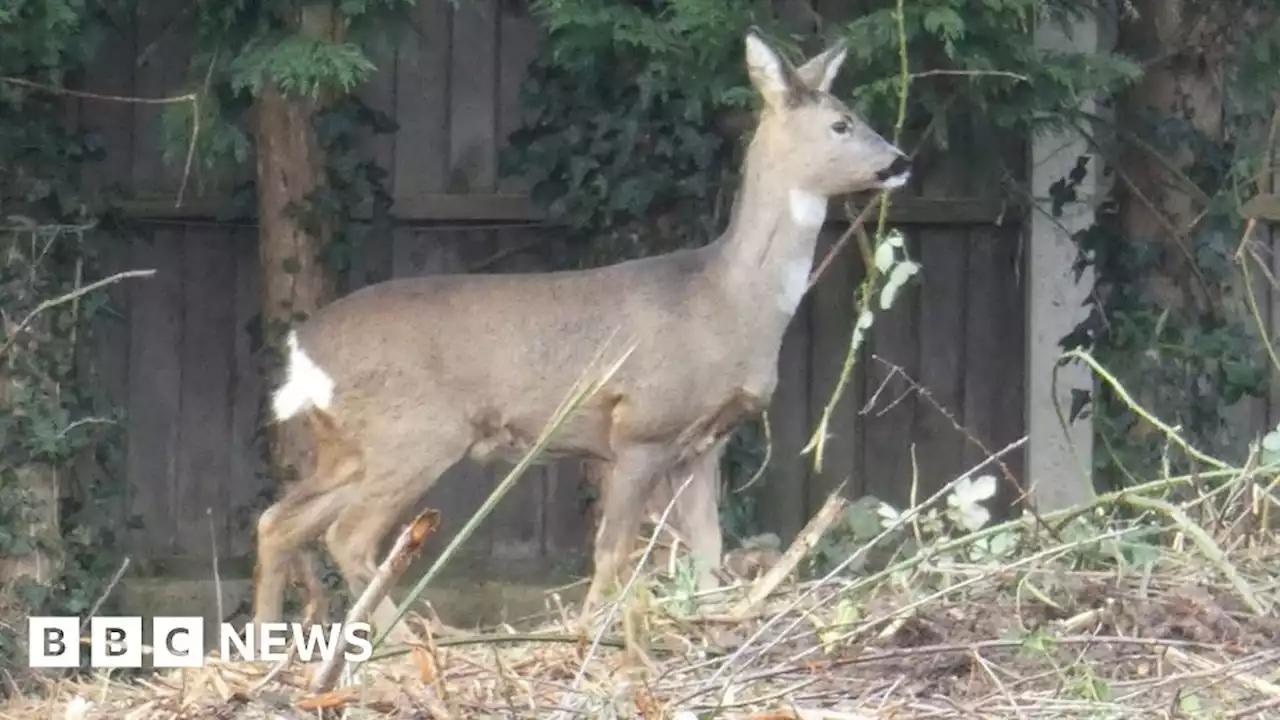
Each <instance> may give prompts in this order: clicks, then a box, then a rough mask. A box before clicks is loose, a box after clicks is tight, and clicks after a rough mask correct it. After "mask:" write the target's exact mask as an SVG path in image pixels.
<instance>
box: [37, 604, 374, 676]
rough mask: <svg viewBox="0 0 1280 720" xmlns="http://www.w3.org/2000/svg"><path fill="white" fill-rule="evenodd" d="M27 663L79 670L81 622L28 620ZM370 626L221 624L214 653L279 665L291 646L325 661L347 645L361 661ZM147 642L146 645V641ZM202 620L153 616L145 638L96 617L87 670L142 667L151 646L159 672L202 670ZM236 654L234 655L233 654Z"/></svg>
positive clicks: (132, 622) (138, 624) (138, 626)
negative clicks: (340, 647) (239, 625)
mask: <svg viewBox="0 0 1280 720" xmlns="http://www.w3.org/2000/svg"><path fill="white" fill-rule="evenodd" d="M27 636H28V643H27V647H28V648H29V649H28V658H29V659H28V664H29V665H30V666H31V667H37V668H78V667H80V661H81V655H80V652H81V642H80V618H78V617H75V616H70V617H65V616H63V617H32V618H28V620H27ZM371 637H372V633H371V632H370V629H369V623H346V624H342V623H334V624H332V625H330V626H329V627H328V628H322V627H320V626H319V625H311V626H310V627H306V626H304V625H303V624H302V623H262V624H261V625H254V624H253V623H246V624H245V626H244V627H243V628H242V629H240V630H237V629H236V628H235V627H234V626H232V625H231V624H230V623H222V624H221V627H220V630H219V638H218V651H219V653H220V658H221V659H222V660H223V661H230V660H235V659H237V656H238V659H240V660H246V661H255V660H266V661H280V660H284V659H285V657H286V655H287V650H288V647H289V641H290V640H292V641H293V643H294V645H295V646H296V648H297V653H298V658H299V659H301V660H302V661H303V662H311V660H313V659H319V660H329V659H331V658H332V656H333V654H334V653H335V652H337V650H338V646H339V644H340V640H345V641H346V644H345V648H344V659H346V660H348V661H351V662H363V661H365V660H368V659H369V656H371V655H372V654H373V644H372V643H371V642H370V638H371ZM147 640H150V642H146V641H147ZM204 640H205V638H204V618H201V617H157V618H155V619H154V620H153V621H152V623H151V636H150V638H144V637H143V633H142V618H141V617H94V618H91V619H90V620H89V665H90V667H95V668H140V667H142V666H143V665H142V655H143V648H144V647H150V648H151V650H150V655H151V656H152V666H153V667H157V668H184V667H200V666H202V665H204V659H205V656H206V651H205V641H204ZM233 650H234V652H233Z"/></svg>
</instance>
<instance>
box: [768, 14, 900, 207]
mask: <svg viewBox="0 0 1280 720" xmlns="http://www.w3.org/2000/svg"><path fill="white" fill-rule="evenodd" d="M847 54H848V47H847V44H846V42H845V41H844V40H841V41H839V42H837V43H836V44H835V45H833V46H832V47H830V48H828V49H827V50H826V51H824V52H822V53H821V54H819V55H817V56H815V57H814V58H813V59H811V60H809V61H808V62H807V63H805V64H804V65H802V66H801V67H800V68H798V69H797V68H795V67H793V66H792V65H791V63H789V62H788V61H787V59H786V58H784V57H782V56H781V55H779V54H778V53H777V52H776V51H775V50H774V49H773V48H771V47H770V46H769V45H768V43H766V42H765V41H764V40H763V39H761V38H760V36H759V35H758V34H757V33H756V32H755V31H752V32H749V33H748V34H747V37H746V60H747V72H748V75H749V76H750V78H751V84H752V85H754V86H755V89H756V91H757V92H758V93H759V94H760V97H761V99H762V100H763V109H762V111H761V115H760V119H759V124H758V125H757V128H756V133H755V136H754V138H753V139H752V143H753V144H754V143H765V144H766V145H769V146H772V147H775V148H777V152H771V153H767V156H768V157H769V159H770V167H769V168H768V169H767V171H768V172H769V173H771V174H774V175H780V176H784V177H786V178H788V180H789V182H790V183H791V185H792V187H793V188H795V190H797V191H799V192H801V193H805V194H809V195H812V196H814V197H815V199H821V200H823V201H824V202H825V200H826V199H827V198H829V197H831V196H833V195H843V194H846V193H853V192H859V191H863V190H870V189H878V188H896V187H901V186H902V185H904V184H906V182H907V180H908V179H909V178H910V175H911V161H910V160H909V159H908V158H907V157H906V156H905V155H904V154H903V153H902V151H901V150H899V149H898V148H896V147H894V146H893V145H892V144H891V143H889V142H888V141H886V140H885V139H884V138H882V137H880V135H879V134H878V133H876V132H875V131H874V130H872V129H871V128H870V127H868V126H867V124H866V123H865V122H863V121H862V119H861V118H859V117H858V114H857V113H855V112H854V111H853V110H851V109H849V107H848V106H846V105H845V104H844V103H843V102H841V101H840V100H839V99H838V98H836V97H835V96H833V95H832V94H831V92H830V91H831V84H832V82H833V81H834V80H835V78H836V75H837V74H838V73H839V71H840V66H841V65H842V64H843V63H844V60H845V57H846V56H847Z"/></svg>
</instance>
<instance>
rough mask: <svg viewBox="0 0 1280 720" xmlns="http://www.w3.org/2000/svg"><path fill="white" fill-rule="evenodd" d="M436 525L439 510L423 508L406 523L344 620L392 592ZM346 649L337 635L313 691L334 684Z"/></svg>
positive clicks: (348, 621) (361, 615)
mask: <svg viewBox="0 0 1280 720" xmlns="http://www.w3.org/2000/svg"><path fill="white" fill-rule="evenodd" d="M438 527H440V511H438V510H433V509H431V508H427V509H426V510H423V511H422V512H421V513H419V514H418V517H416V518H414V519H413V522H411V523H409V526H408V527H406V528H405V529H404V531H403V532H401V533H400V537H398V538H396V544H395V545H393V546H392V547H391V552H389V553H387V557H386V559H385V560H383V561H382V564H381V565H379V566H378V572H377V573H375V574H374V576H373V579H372V580H370V581H369V585H368V587H366V588H365V589H364V592H363V593H361V594H360V599H359V600H356V603H355V604H354V605H352V606H351V609H350V610H348V611H347V616H346V618H345V619H344V620H343V622H344V623H346V624H348V625H349V624H351V623H355V622H360V621H361V620H362V619H364V618H366V617H368V616H369V613H370V612H371V611H372V610H373V608H374V606H376V605H377V604H378V603H380V602H382V599H383V598H385V597H386V596H387V593H389V592H391V588H392V586H394V585H395V583H396V580H398V579H400V575H401V574H402V573H404V570H405V568H406V567H408V566H409V561H410V560H412V559H413V556H414V555H417V554H418V551H419V550H421V549H422V543H423V541H425V540H426V539H427V538H428V537H429V536H430V535H431V533H433V532H435V530H436V528H438ZM388 630H390V628H386V629H385V630H384V632H386V631H388ZM346 648H347V640H346V637H345V635H343V634H339V635H338V642H337V644H336V646H335V648H334V651H333V654H332V655H330V656H329V658H328V659H327V660H325V661H324V665H321V666H320V670H319V672H317V673H316V676H315V679H314V680H313V681H312V682H311V691H312V692H315V693H322V692H327V691H329V690H331V689H333V684H334V683H335V682H337V680H338V676H339V675H340V674H341V672H342V668H343V666H344V665H345V664H346V663H344V662H343V660H342V656H343V653H344V651H345V650H346Z"/></svg>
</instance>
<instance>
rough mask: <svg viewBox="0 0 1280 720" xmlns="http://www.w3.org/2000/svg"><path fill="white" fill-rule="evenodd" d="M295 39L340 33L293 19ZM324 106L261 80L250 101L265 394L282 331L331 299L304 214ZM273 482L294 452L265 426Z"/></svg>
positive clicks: (319, 249) (319, 168) (318, 158)
mask: <svg viewBox="0 0 1280 720" xmlns="http://www.w3.org/2000/svg"><path fill="white" fill-rule="evenodd" d="M295 21H296V27H297V28H298V31H299V32H301V33H304V34H306V35H308V36H310V37H326V38H328V37H332V36H333V35H334V34H335V33H336V32H338V30H337V28H339V23H337V22H336V12H335V11H334V10H333V9H332V8H330V7H324V6H308V7H306V8H304V9H302V10H301V11H299V13H298V16H297V18H296V19H295ZM328 99H329V98H327V97H326V96H325V94H324V93H323V92H322V93H321V97H319V98H317V99H313V98H309V97H285V96H284V95H282V94H281V92H280V90H279V89H278V88H277V87H276V86H275V84H274V83H272V82H271V81H270V79H267V80H266V81H265V83H264V87H263V90H262V93H261V95H259V97H258V99H257V106H256V108H255V117H254V132H255V136H256V139H257V156H258V238H259V254H260V261H261V263H262V292H263V297H262V328H263V340H264V344H265V345H266V346H267V347H268V348H269V356H270V357H274V358H276V359H277V362H269V363H268V364H267V380H268V387H271V388H274V387H276V386H277V385H278V383H279V381H280V379H281V378H280V373H281V371H282V370H283V367H282V362H281V361H283V357H284V356H283V353H282V349H283V344H284V339H285V337H286V336H287V334H288V330H289V328H290V327H291V326H292V325H294V324H295V323H298V322H301V321H302V320H305V319H306V318H307V317H309V316H310V315H311V314H312V313H314V312H315V311H316V310H318V309H319V308H321V307H322V306H323V305H325V304H326V303H328V302H329V301H331V300H332V299H333V296H334V292H335V283H334V280H333V278H332V277H331V275H332V273H331V272H330V271H329V269H328V268H326V267H325V265H324V262H323V259H322V253H323V251H324V249H325V248H326V246H327V245H328V243H329V241H330V239H331V237H332V235H333V227H332V223H331V221H330V220H329V219H328V218H324V217H319V216H313V217H308V215H310V213H307V212H306V208H307V207H308V204H307V203H308V196H309V195H310V194H311V193H312V192H313V191H315V190H317V189H319V188H320V187H321V186H322V185H323V184H324V180H325V170H324V164H325V158H324V153H323V150H322V149H321V148H320V146H319V143H318V142H317V139H316V135H315V132H314V130H313V128H312V121H313V118H314V117H315V114H316V113H317V112H318V111H320V110H321V109H323V106H324V104H325V103H326V102H327V101H328ZM269 427H270V432H269V440H268V445H269V450H268V452H269V459H270V467H271V470H272V474H273V475H275V476H276V477H277V478H278V479H281V480H287V479H290V478H291V477H294V476H296V474H297V472H298V468H297V467H296V466H295V465H294V463H296V462H298V461H299V459H300V457H301V455H300V454H299V452H300V450H301V446H300V445H299V442H300V440H299V438H298V435H297V431H296V429H293V428H291V427H286V426H283V425H269Z"/></svg>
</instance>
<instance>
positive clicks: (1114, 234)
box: [1058, 0, 1280, 488]
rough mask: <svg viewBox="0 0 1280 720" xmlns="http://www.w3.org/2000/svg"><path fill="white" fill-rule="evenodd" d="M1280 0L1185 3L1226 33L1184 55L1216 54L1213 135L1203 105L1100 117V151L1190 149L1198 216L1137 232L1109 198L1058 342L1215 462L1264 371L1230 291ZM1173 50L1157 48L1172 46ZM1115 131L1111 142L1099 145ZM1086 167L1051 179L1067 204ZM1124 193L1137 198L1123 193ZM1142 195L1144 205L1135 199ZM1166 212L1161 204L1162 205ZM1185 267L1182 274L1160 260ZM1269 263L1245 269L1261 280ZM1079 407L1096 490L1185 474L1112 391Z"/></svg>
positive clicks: (1277, 48) (1082, 400) (1272, 69)
mask: <svg viewBox="0 0 1280 720" xmlns="http://www.w3.org/2000/svg"><path fill="white" fill-rule="evenodd" d="M1277 11H1280V3H1276V2H1274V0H1251V1H1250V2H1248V3H1244V4H1243V6H1241V7H1238V8H1236V9H1235V10H1232V11H1230V12H1228V11H1227V10H1226V8H1225V6H1224V5H1222V4H1220V3H1208V2H1192V3H1189V4H1188V13H1189V15H1188V19H1187V21H1186V23H1187V25H1188V26H1192V25H1195V24H1196V23H1198V22H1203V23H1204V24H1205V26H1206V27H1216V28H1219V29H1220V30H1221V31H1222V32H1220V33H1213V32H1210V33H1207V34H1206V35H1205V38H1206V44H1205V45H1204V46H1202V47H1197V48H1194V49H1193V50H1192V51H1193V52H1196V53H1203V54H1204V55H1205V56H1207V57H1215V58H1216V57H1222V58H1223V62H1224V70H1225V73H1224V81H1225V82H1224V84H1223V85H1222V86H1221V87H1222V88H1223V90H1224V103H1223V107H1224V109H1225V110H1226V112H1225V114H1224V117H1223V122H1222V133H1221V136H1218V137H1212V136H1209V135H1206V134H1205V133H1204V132H1203V131H1202V130H1201V129H1200V127H1201V124H1200V121H1203V118H1197V117H1195V116H1194V113H1195V112H1197V110H1199V111H1200V112H1205V111H1207V112H1209V113H1215V112H1216V111H1217V110H1218V108H1217V107H1207V108H1197V107H1196V106H1195V105H1194V104H1193V103H1192V102H1187V103H1185V104H1184V103H1179V106H1178V107H1176V108H1173V109H1170V110H1167V111H1156V110H1154V109H1152V108H1145V109H1144V111H1141V112H1134V113H1132V114H1131V115H1130V116H1127V117H1124V118H1123V119H1122V122H1123V123H1124V124H1123V126H1122V127H1118V128H1117V127H1110V126H1108V125H1107V123H1105V122H1103V121H1102V120H1101V119H1095V122H1094V123H1093V125H1094V127H1096V128H1097V135H1096V136H1095V139H1097V142H1098V145H1099V148H1101V149H1103V150H1104V151H1105V152H1106V153H1107V155H1106V157H1107V159H1108V160H1114V159H1115V157H1116V156H1118V154H1119V153H1120V152H1129V153H1131V155H1130V157H1132V156H1133V155H1132V153H1136V154H1138V155H1141V156H1144V157H1145V158H1146V159H1147V160H1148V161H1150V162H1152V163H1154V164H1158V165H1161V166H1167V163H1168V160H1167V159H1169V158H1176V157H1178V156H1179V154H1180V153H1181V152H1184V150H1183V149H1184V148H1187V149H1190V150H1191V151H1192V154H1193V156H1194V162H1193V163H1192V164H1191V165H1190V166H1189V167H1187V168H1185V169H1183V170H1181V171H1180V172H1179V173H1177V175H1176V176H1174V177H1175V178H1176V179H1175V180H1174V181H1173V182H1175V183H1176V184H1177V185H1178V186H1180V187H1181V188H1188V189H1189V190H1188V194H1189V195H1190V196H1191V197H1192V198H1193V201H1194V202H1195V203H1196V207H1197V210H1199V211H1202V215H1201V216H1200V218H1199V220H1198V222H1196V223H1195V224H1194V226H1192V227H1187V228H1184V227H1176V228H1173V227H1172V226H1173V225H1174V223H1173V221H1171V220H1170V221H1169V223H1170V226H1171V227H1170V228H1169V229H1167V230H1166V231H1165V233H1162V234H1172V233H1173V232H1175V231H1176V232H1179V233H1182V237H1181V238H1179V239H1178V240H1177V241H1176V242H1169V241H1168V238H1152V237H1132V236H1130V235H1129V234H1128V232H1127V231H1126V229H1125V227H1124V225H1123V223H1122V217H1121V213H1122V212H1123V207H1122V206H1121V205H1120V204H1119V202H1118V201H1117V199H1115V198H1109V199H1107V200H1106V202H1104V203H1103V204H1102V205H1101V206H1100V207H1099V208H1098V212H1097V219H1096V222H1095V223H1094V225H1093V226H1091V227H1089V228H1087V229H1085V230H1083V231H1081V232H1079V233H1077V235H1076V237H1075V240H1076V243H1077V245H1078V246H1079V249H1080V254H1079V258H1078V260H1077V262H1076V264H1075V269H1076V271H1077V272H1081V271H1083V270H1084V269H1085V268H1090V269H1092V271H1093V272H1094V274H1095V278H1096V280H1095V290H1094V292H1093V294H1091V295H1090V297H1089V299H1088V301H1087V306H1088V307H1089V309H1090V312H1089V315H1088V316H1087V317H1086V318H1085V319H1084V320H1083V321H1082V322H1081V323H1080V325H1079V326H1078V327H1076V328H1075V330H1074V331H1073V332H1072V333H1071V334H1069V335H1068V336H1067V337H1065V338H1063V341H1062V346H1063V347H1064V348H1066V349H1070V348H1085V349H1088V350H1089V351H1090V352H1091V353H1092V354H1093V356H1094V357H1095V359H1097V361H1098V362H1099V363H1100V364H1101V365H1102V366H1103V367H1106V368H1107V369H1108V370H1109V371H1110V372H1111V373H1113V374H1114V375H1115V376H1116V377H1117V379H1118V380H1119V381H1120V382H1121V383H1122V384H1123V385H1124V386H1125V387H1126V388H1127V389H1128V391H1129V393H1130V395H1132V396H1133V397H1135V398H1137V399H1138V401H1139V402H1140V403H1142V405H1143V406H1144V407H1145V408H1146V410H1147V411H1149V412H1151V413H1152V414H1154V415H1155V416H1156V417H1159V418H1160V419H1161V420H1162V421H1164V422H1165V423H1167V424H1169V425H1170V426H1173V427H1176V428H1178V429H1179V431H1180V433H1181V434H1182V436H1183V437H1184V438H1185V439H1186V440H1187V441H1188V442H1190V443H1191V444H1192V445H1193V446H1195V447H1197V448H1200V449H1201V450H1204V451H1206V452H1209V453H1210V454H1214V455H1216V456H1218V457H1232V456H1235V457H1234V458H1233V459H1235V460H1241V461H1242V460H1243V457H1240V456H1239V453H1241V452H1243V450H1244V443H1243V442H1240V441H1239V440H1240V439H1239V438H1233V437H1232V436H1231V435H1232V433H1231V430H1232V428H1231V427H1229V425H1228V415H1227V409H1228V408H1229V407H1230V406H1231V405H1234V404H1236V403H1237V402H1238V401H1240V400H1241V399H1242V398H1245V397H1251V396H1252V397H1257V396H1261V395H1262V394H1263V393H1264V392H1265V388H1266V382H1267V379H1268V375H1269V373H1270V372H1273V371H1275V370H1276V368H1269V367H1268V361H1267V358H1266V354H1265V348H1264V347H1263V345H1262V343H1261V342H1260V341H1259V338H1258V335H1257V332H1258V326H1257V321H1258V319H1257V318H1254V317H1251V313H1250V311H1249V310H1248V308H1247V303H1243V302H1238V301H1236V300H1233V299H1232V298H1233V297H1236V298H1238V296H1239V294H1240V293H1241V290H1240V288H1242V287H1243V286H1244V285H1245V283H1244V278H1243V276H1242V274H1241V268H1240V266H1239V265H1238V258H1243V259H1244V262H1246V263H1249V264H1250V265H1251V266H1252V265H1254V261H1253V260H1252V259H1249V256H1248V253H1243V254H1241V255H1239V256H1237V251H1238V250H1239V249H1240V247H1241V241H1242V238H1243V233H1244V225H1245V218H1244V217H1243V216H1242V214H1241V212H1240V208H1241V207H1242V206H1244V204H1245V203H1246V202H1248V201H1249V200H1250V199H1251V198H1252V197H1254V196H1255V195H1257V193H1258V192H1259V191H1260V190H1261V189H1262V188H1260V187H1259V185H1258V183H1257V180H1258V179H1259V178H1260V177H1265V175H1266V173H1265V167H1266V164H1267V162H1268V158H1269V156H1270V151H1269V150H1268V148H1267V143H1268V142H1269V137H1270V135H1271V133H1273V132H1274V130H1273V129H1272V128H1271V122H1272V118H1273V113H1275V112H1276V106H1275V102H1276V100H1275V94H1274V88H1275V76H1276V72H1277V62H1280V12H1277ZM1242 16H1252V17H1256V18H1260V19H1262V23H1263V24H1262V26H1260V27H1249V26H1248V24H1247V23H1241V22H1237V20H1238V19H1239V18H1240V17H1242ZM1177 50H1178V49H1176V48H1153V49H1151V52H1152V53H1153V54H1162V55H1163V54H1169V53H1172V52H1175V51H1177ZM1109 136H1115V137H1117V138H1118V139H1119V142H1118V144H1117V143H1112V142H1107V141H1104V140H1103V139H1101V138H1103V137H1109ZM1084 177H1085V174H1084V172H1083V166H1082V169H1081V172H1079V173H1076V174H1075V175H1074V176H1073V177H1071V178H1064V180H1063V182H1062V183H1061V185H1060V186H1059V188H1058V192H1059V193H1060V195H1061V199H1062V200H1073V199H1075V188H1076V186H1078V184H1079V182H1080V181H1081V180H1083V179H1084ZM1131 202H1133V203H1138V202H1140V201H1139V200H1138V199H1136V198H1132V197H1131ZM1143 204H1145V203H1143ZM1162 212H1163V211H1162ZM1178 263H1185V265H1184V267H1185V270H1184V272H1182V273H1181V274H1180V275H1174V276H1172V277H1171V276H1170V275H1169V272H1170V271H1169V270H1168V268H1170V267H1173V266H1176V265H1177V264H1178ZM1264 272H1265V271H1264V270H1263V269H1259V268H1257V267H1256V266H1255V267H1253V268H1252V273H1253V275H1254V277H1255V278H1257V277H1259V276H1262V275H1263V274H1264ZM1153 278H1165V279H1166V280H1169V279H1172V280H1173V281H1174V283H1175V284H1176V285H1177V286H1178V287H1179V291H1180V292H1182V293H1183V299H1184V300H1185V302H1183V303H1180V304H1171V303H1170V302H1169V301H1168V299H1167V296H1166V295H1161V294H1157V292H1156V291H1155V286H1154V285H1153V283H1152V279H1153ZM1071 413H1072V415H1073V416H1075V415H1080V416H1086V417H1092V418H1093V421H1094V429H1095V435H1096V437H1097V440H1098V442H1097V446H1098V449H1097V451H1096V452H1095V454H1094V462H1095V470H1096V472H1097V480H1098V483H1099V484H1100V485H1103V486H1104V487H1111V488H1116V487H1121V486H1125V485H1129V484H1132V483H1134V482H1135V481H1136V480H1142V479H1149V478H1152V477H1157V476H1160V475H1161V474H1162V473H1165V472H1172V473H1174V474H1181V473H1184V472H1188V471H1189V470H1190V467H1191V465H1190V462H1189V460H1188V459H1187V458H1185V457H1184V456H1183V455H1182V454H1181V453H1171V452H1170V449H1169V443H1168V442H1167V440H1166V439H1165V438H1164V437H1162V436H1161V435H1159V434H1158V433H1153V432H1147V433H1143V432H1141V431H1140V430H1141V426H1142V425H1144V424H1145V421H1142V420H1140V419H1139V418H1138V416H1137V415H1136V414H1135V413H1134V412H1133V411H1132V410H1131V409H1129V407H1127V406H1126V405H1125V404H1124V403H1123V402H1121V400H1120V399H1119V398H1118V397H1117V396H1116V394H1115V393H1114V391H1113V390H1112V389H1111V388H1109V387H1105V386H1104V387H1100V388H1098V390H1097V391H1096V392H1088V391H1083V390H1080V391H1076V398H1075V400H1074V402H1073V403H1072V408H1071Z"/></svg>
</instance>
